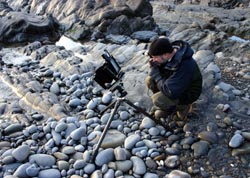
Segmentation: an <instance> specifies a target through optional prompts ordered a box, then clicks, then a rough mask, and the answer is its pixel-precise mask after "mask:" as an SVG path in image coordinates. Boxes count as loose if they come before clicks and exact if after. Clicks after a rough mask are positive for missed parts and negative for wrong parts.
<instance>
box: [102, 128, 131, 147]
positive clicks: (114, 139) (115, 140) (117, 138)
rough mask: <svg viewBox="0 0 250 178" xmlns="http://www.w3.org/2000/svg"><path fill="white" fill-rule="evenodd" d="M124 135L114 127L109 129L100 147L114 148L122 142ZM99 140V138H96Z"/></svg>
mask: <svg viewBox="0 0 250 178" xmlns="http://www.w3.org/2000/svg"><path fill="white" fill-rule="evenodd" d="M125 138H126V136H125V135H124V134H123V133H121V132H119V131H117V130H114V129H109V130H108V131H107V133H106V135H105V137H104V139H103V142H102V144H101V147H102V148H115V147H118V146H121V145H122V144H123V143H124V140H125ZM98 140H99V138H98Z"/></svg>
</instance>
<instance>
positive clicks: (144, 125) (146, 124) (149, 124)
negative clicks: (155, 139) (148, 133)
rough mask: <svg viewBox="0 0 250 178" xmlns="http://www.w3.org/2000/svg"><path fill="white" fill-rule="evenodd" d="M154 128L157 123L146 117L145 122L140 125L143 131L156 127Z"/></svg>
mask: <svg viewBox="0 0 250 178" xmlns="http://www.w3.org/2000/svg"><path fill="white" fill-rule="evenodd" d="M154 126H155V122H154V121H153V120H152V119H150V118H148V117H145V118H143V120H142V122H141V124H140V129H143V128H145V129H149V128H151V127H154Z"/></svg>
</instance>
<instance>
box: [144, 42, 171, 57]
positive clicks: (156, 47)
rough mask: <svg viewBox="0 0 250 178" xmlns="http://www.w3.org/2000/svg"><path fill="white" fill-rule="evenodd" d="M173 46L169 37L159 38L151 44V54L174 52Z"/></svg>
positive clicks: (149, 51)
mask: <svg viewBox="0 0 250 178" xmlns="http://www.w3.org/2000/svg"><path fill="white" fill-rule="evenodd" d="M172 51H173V47H172V44H171V43H170V41H169V40H168V39H167V38H158V39H156V40H154V41H152V43H151V44H150V46H149V50H148V54H149V56H159V55H162V54H165V53H172Z"/></svg>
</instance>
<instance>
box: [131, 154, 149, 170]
mask: <svg viewBox="0 0 250 178" xmlns="http://www.w3.org/2000/svg"><path fill="white" fill-rule="evenodd" d="M130 160H131V161H132V163H133V171H134V173H135V174H139V175H143V174H145V173H146V165H145V163H144V161H143V160H142V159H141V158H139V157H136V156H132V157H131V158H130Z"/></svg>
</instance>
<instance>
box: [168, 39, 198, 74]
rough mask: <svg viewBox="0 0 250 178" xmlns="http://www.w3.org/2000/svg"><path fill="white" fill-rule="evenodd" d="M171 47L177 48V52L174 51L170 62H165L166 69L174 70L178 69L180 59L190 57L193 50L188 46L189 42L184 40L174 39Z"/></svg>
mask: <svg viewBox="0 0 250 178" xmlns="http://www.w3.org/2000/svg"><path fill="white" fill-rule="evenodd" d="M172 45H173V47H174V48H176V49H178V50H177V52H176V53H175V55H174V57H173V58H172V60H171V61H170V62H167V63H166V64H165V67H164V68H166V69H168V70H172V71H175V70H177V69H178V66H179V64H180V63H181V61H182V60H188V59H191V58H192V56H193V54H194V51H193V49H192V48H191V47H190V45H189V43H187V42H184V41H181V40H179V41H174V42H173V43H172Z"/></svg>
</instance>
